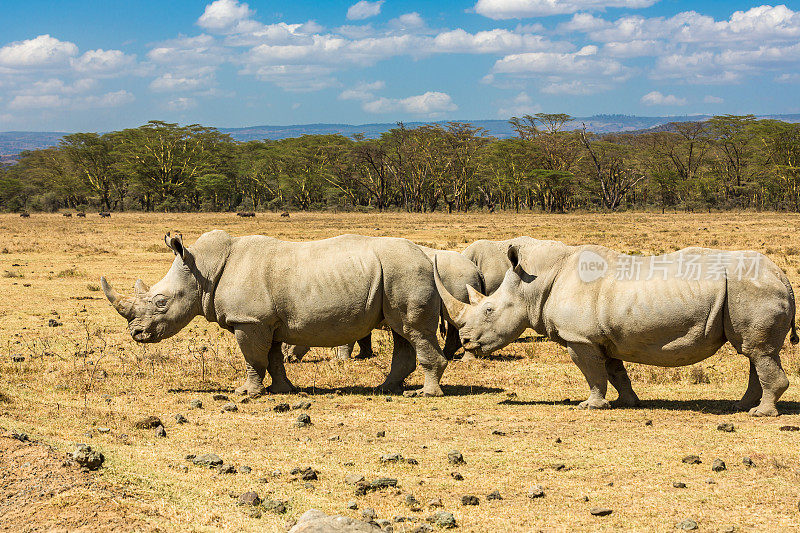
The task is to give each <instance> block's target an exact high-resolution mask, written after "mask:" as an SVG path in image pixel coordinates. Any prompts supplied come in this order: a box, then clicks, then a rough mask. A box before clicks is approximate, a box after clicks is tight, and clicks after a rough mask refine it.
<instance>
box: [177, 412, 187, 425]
mask: <svg viewBox="0 0 800 533" xmlns="http://www.w3.org/2000/svg"><path fill="white" fill-rule="evenodd" d="M188 421H189V420H187V419H186V417H185V416H183V415H182V414H180V413H178V414H176V415H175V422H177V423H178V424H185V423H187V422H188Z"/></svg>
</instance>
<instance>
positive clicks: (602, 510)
mask: <svg viewBox="0 0 800 533" xmlns="http://www.w3.org/2000/svg"><path fill="white" fill-rule="evenodd" d="M613 512H614V511H613V510H611V509H609V508H607V507H592V508H591V509H589V513H591V514H592V515H593V516H608V515H610V514H611V513H613Z"/></svg>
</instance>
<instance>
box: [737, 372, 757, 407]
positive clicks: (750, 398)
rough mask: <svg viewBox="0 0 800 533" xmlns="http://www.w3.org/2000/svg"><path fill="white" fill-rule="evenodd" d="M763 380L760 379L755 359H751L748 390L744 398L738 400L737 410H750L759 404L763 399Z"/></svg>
mask: <svg viewBox="0 0 800 533" xmlns="http://www.w3.org/2000/svg"><path fill="white" fill-rule="evenodd" d="M762 392H763V391H762V390H761V382H760V381H759V380H758V371H757V370H756V365H755V364H753V361H750V377H749V379H748V381H747V390H746V391H745V392H744V396H742V399H741V400H739V401H738V402H736V405H735V408H736V410H737V411H749V410H750V409H752V408H753V407H755V406H757V405H758V404H759V402H760V401H761V395H762Z"/></svg>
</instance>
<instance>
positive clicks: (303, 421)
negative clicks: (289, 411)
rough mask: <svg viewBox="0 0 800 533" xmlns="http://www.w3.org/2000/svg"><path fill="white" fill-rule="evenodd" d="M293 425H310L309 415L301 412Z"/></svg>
mask: <svg viewBox="0 0 800 533" xmlns="http://www.w3.org/2000/svg"><path fill="white" fill-rule="evenodd" d="M294 425H295V426H297V427H299V428H304V427H307V426H310V425H311V417H310V416H308V415H307V414H305V413H303V414H301V415H300V416H298V417H297V421H296V422H295V423H294Z"/></svg>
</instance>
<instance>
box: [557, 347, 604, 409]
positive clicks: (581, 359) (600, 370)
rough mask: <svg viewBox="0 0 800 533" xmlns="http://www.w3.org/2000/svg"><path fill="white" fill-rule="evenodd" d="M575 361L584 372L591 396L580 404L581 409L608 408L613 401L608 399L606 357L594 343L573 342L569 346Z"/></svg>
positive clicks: (570, 353)
mask: <svg viewBox="0 0 800 533" xmlns="http://www.w3.org/2000/svg"><path fill="white" fill-rule="evenodd" d="M567 350H568V351H569V355H570V357H571V358H572V360H573V362H574V363H575V364H576V365H577V366H578V368H579V369H580V370H581V372H583V375H584V377H585V378H586V382H587V383H588V384H589V398H588V399H587V400H585V401H583V402H581V403H579V404H578V408H579V409H608V408H609V407H611V402H609V401H608V400H606V391H607V390H608V374H607V373H606V367H605V360H606V357H605V355H603V352H602V351H601V350H600V348H598V347H597V346H594V345H593V344H577V343H576V344H571V345H569V346H568V347H567Z"/></svg>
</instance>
